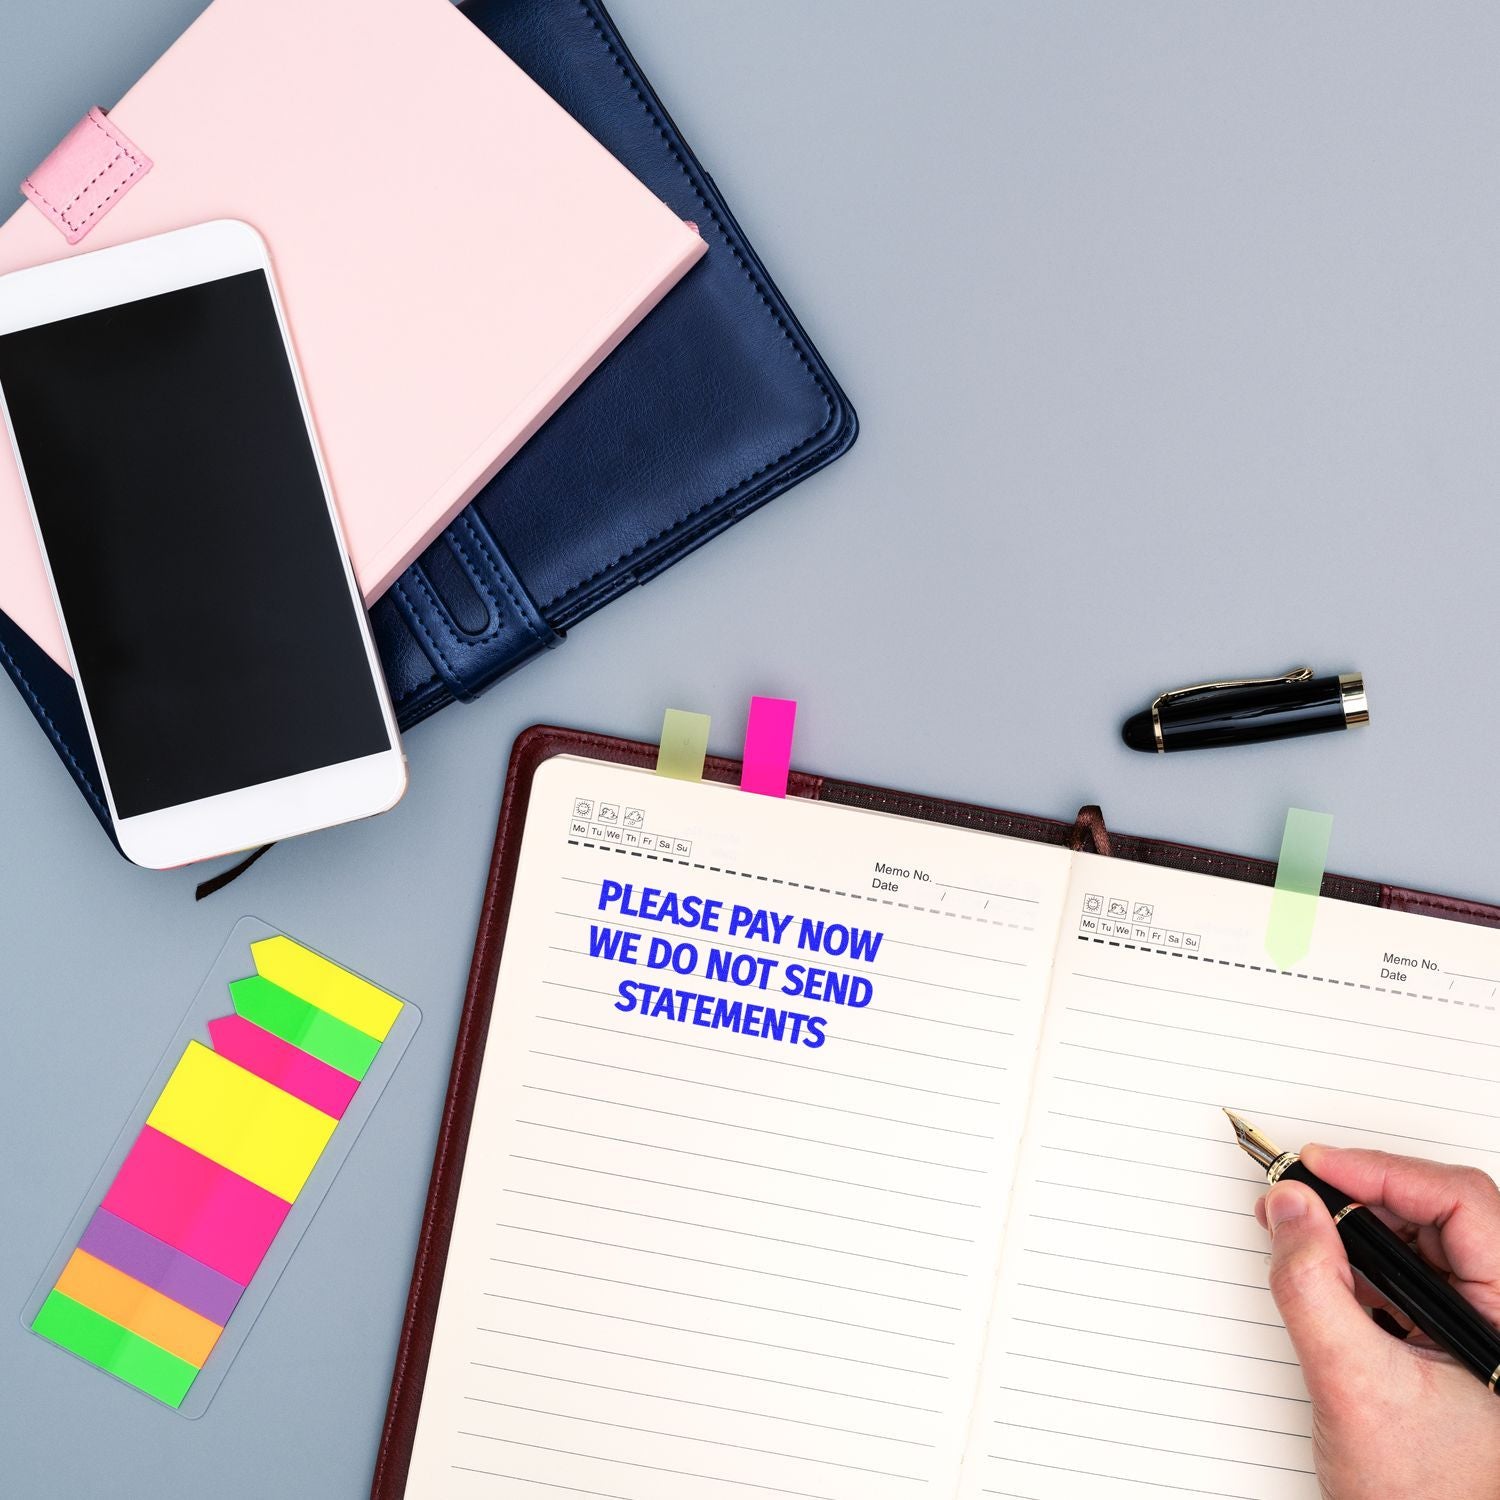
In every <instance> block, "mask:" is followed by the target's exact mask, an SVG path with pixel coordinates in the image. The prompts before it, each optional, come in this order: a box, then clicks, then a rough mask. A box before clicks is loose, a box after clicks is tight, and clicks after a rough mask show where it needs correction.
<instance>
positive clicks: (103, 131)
mask: <svg viewBox="0 0 1500 1500" xmlns="http://www.w3.org/2000/svg"><path fill="white" fill-rule="evenodd" d="M84 119H85V120H87V121H88V123H89V124H90V125H92V126H93V127H94V129H95V130H97V131H98V132H99V134H100V135H102V136H103V137H104V138H105V139H106V140H107V141H110V142H111V143H112V144H113V145H115V146H116V147H117V148H118V149H117V150H116V151H115V154H114V155H113V156H112V157H110V159H109V160H108V161H107V162H105V164H104V165H103V166H102V167H100V168H99V170H98V171H97V172H95V173H94V175H93V176H92V177H90V178H89V180H88V181H87V182H86V183H84V185H83V186H82V187H81V188H79V189H78V191H77V192H76V193H74V194H73V196H72V197H71V198H69V199H68V201H67V202H66V203H64V204H62V205H61V206H60V207H59V206H58V205H57V204H55V203H53V202H52V200H51V199H50V198H48V197H47V195H46V194H45V193H43V192H42V191H41V190H40V189H39V188H38V187H37V185H36V182H35V181H34V180H33V179H32V178H30V177H28V178H26V180H25V181H24V182H23V183H22V184H21V187H22V191H23V192H25V193H26V194H27V195H28V196H30V197H35V198H36V200H37V202H38V203H43V204H45V205H46V206H47V207H48V208H49V209H51V210H52V212H53V213H54V214H56V215H57V221H58V223H60V224H61V225H62V226H63V228H64V229H66V230H67V231H68V232H69V233H70V234H75V235H78V236H79V237H80V238H81V237H82V234H83V229H84V226H85V225H86V224H87V223H88V222H89V220H90V219H92V218H94V217H95V216H96V215H98V214H100V213H102V212H103V211H104V206H105V204H107V203H108V202H109V201H110V200H111V199H112V198H115V197H117V196H118V195H119V194H120V193H123V192H124V191H125V189H126V188H128V187H129V186H130V185H131V183H133V182H134V181H135V180H136V179H137V178H139V177H143V176H144V175H145V174H146V172H147V170H148V167H147V163H146V162H145V160H144V159H143V158H142V157H140V156H138V155H137V154H136V152H135V149H134V148H133V147H132V146H131V145H130V143H129V142H128V141H127V140H126V139H125V137H124V136H123V135H122V134H121V133H120V132H119V131H118V130H116V129H114V128H113V127H112V126H111V125H109V124H108V122H107V121H105V122H101V121H100V120H99V119H98V118H96V116H95V113H94V111H93V110H90V111H89V112H88V114H86V115H85V116H84ZM121 157H127V158H129V161H130V170H129V171H128V172H127V173H126V174H125V178H124V180H123V181H122V182H120V183H117V184H116V185H115V187H114V188H113V189H112V190H111V191H110V192H108V193H106V194H105V195H104V197H102V198H101V199H100V200H99V201H98V202H97V203H96V204H95V205H94V206H93V208H91V209H90V210H89V211H88V213H86V214H85V215H84V216H83V218H81V219H80V220H79V221H78V222H77V223H76V224H75V223H74V222H73V221H72V220H71V219H69V218H68V210H69V209H71V208H72V207H73V206H74V205H75V204H76V203H77V202H78V201H79V200H80V199H81V198H82V197H83V196H84V194H86V193H87V192H88V190H89V189H90V188H91V187H93V185H94V184H95V183H96V182H98V181H99V179H100V178H101V177H103V176H104V175H105V173H106V172H108V171H109V170H110V169H111V168H112V167H114V166H116V165H117V164H118V163H119V161H120V158H121Z"/></svg>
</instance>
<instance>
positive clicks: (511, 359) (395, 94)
mask: <svg viewBox="0 0 1500 1500" xmlns="http://www.w3.org/2000/svg"><path fill="white" fill-rule="evenodd" d="M89 102H90V101H87V100H84V101H81V102H80V108H79V113H80V114H82V113H83V108H84V106H86V105H87V104H88V103H89ZM108 123H109V124H110V125H112V126H113V127H115V128H117V129H118V130H119V131H120V132H122V133H123V135H124V137H126V138H127V140H128V142H129V143H131V145H132V146H133V148H135V150H136V151H137V153H138V154H139V155H140V156H141V157H142V158H145V159H149V162H150V167H149V170H145V171H144V172H135V173H134V174H133V179H132V180H131V181H129V182H128V183H123V190H122V191H120V192H119V193H118V194H117V195H115V196H114V197H113V198H111V199H110V201H109V202H108V205H107V207H106V208H105V209H104V211H102V212H100V213H98V214H97V216H96V218H95V220H94V221H93V222H92V224H91V225H90V227H89V229H88V232H87V233H86V235H85V236H84V237H83V238H82V239H81V240H80V241H79V242H78V243H77V244H76V245H74V246H72V247H70V246H69V244H68V243H67V239H66V238H65V236H64V233H63V232H62V230H61V229H60V227H59V226H58V224H57V223H55V222H53V220H52V218H50V217H49V216H48V214H47V213H45V212H44V211H43V210H42V208H41V207H39V206H38V205H37V204H35V203H32V202H28V203H24V204H23V205H22V206H21V207H20V208H19V209H18V210H17V211H16V213H15V214H14V215H13V216H12V217H11V218H10V219H9V220H8V221H7V222H6V223H5V224H4V226H3V227H0V273H3V272H6V271H12V270H16V269H18V268H20V267H23V266H29V265H35V264H37V263H39V262H41V261H47V260H54V259H57V258H59V257H61V256H64V255H73V254H84V253H87V252H88V251H90V250H97V249H101V248H103V247H105V246H107V245H113V244H118V243H120V242H121V241H124V240H132V239H139V238H140V237H142V236H143V235H148V234H155V233H158V232H160V231H163V230H168V229H179V228H182V227H184V226H185V225H189V224H195V223H201V222H203V221H204V220H208V219H216V218H238V219H244V220H246V221H248V222H249V223H250V224H252V225H254V226H255V227H256V228H257V229H258V230H259V231H260V232H261V234H262V235H263V236H264V237H265V239H266V242H267V243H268V244H269V246H270V249H271V258H272V261H273V263H274V265H275V270H276V275H277V279H278V281H279V283H280V287H281V291H282V295H283V298H284V301H285V305H286V309H287V316H288V319H289V321H290V324H291V330H292V336H293V340H294V342H295V344H296V347H297V353H298V358H299V360H300V361H301V364H302V369H303V373H304V375H305V377H306V382H307V388H308V393H309V396H310V399H311V402H312V407H313V415H314V419H315V421H316V423H317V427H318V433H319V437H320V438H321V440H322V444H323V450H324V453H325V454H326V456H327V459H328V465H329V468H330V471H331V477H332V480H333V488H334V494H335V497H336V499H337V501H338V507H339V513H340V515H341V517H342V519H343V523H344V531H345V534H346V536H347V538H348V542H349V550H350V553H351V555H352V557H353V561H354V568H355V571H356V573H357V574H358V576H359V581H360V584H361V587H362V588H363V590H364V593H365V597H366V599H367V600H373V599H375V598H377V597H378V596H379V595H380V594H381V593H383V592H384V590H385V589H386V587H387V586H388V585H389V583H390V582H391V580H392V579H394V578H395V577H396V576H397V575H398V574H399V573H400V572H401V571H402V570H403V569H404V568H405V567H406V566H407V564H408V563H410V562H411V560H412V559H413V558H414V557H416V556H417V554H418V553H419V552H420V551H421V550H422V548H423V547H424V546H425V545H426V544H427V542H428V541H430V540H431V539H432V537H433V536H435V535H436V534H437V533H438V532H439V531H441V530H442V528H443V527H444V526H445V525H447V523H448V522H449V521H450V520H451V519H452V518H453V516H454V515H455V514H456V513H457V512H458V511H459V510H461V509H462V508H463V506H464V505H466V504H467V503H468V501H469V500H470V499H471V498H472V496H473V495H474V493H475V492H476V491H477V490H478V489H479V488H480V486H481V485H483V484H484V483H485V482H486V481H487V480H488V479H489V478H490V477H491V476H492V475H494V473H495V472H496V471H497V470H498V469H499V468H500V467H501V466H502V465H503V464H504V463H505V462H506V461H507V460H508V459H509V458H510V457H511V456H512V455H513V454H514V453H515V452H516V451H517V450H518V449H519V448H520V447H521V445H522V444H523V443H524V442H525V441H526V439H527V438H528V437H530V436H531V434H532V433H533V432H535V431H536V430H537V428H539V427H540V426H541V424H542V423H543V422H545V421H546V420H547V418H548V417H549V416H550V415H551V414H552V412H553V411H555V410H556V409H557V407H558V406H559V405H560V404H561V403H562V402H563V401H564V400H565V399H566V398H567V396H568V395H569V393H570V392H572V391H573V390H574V389H575V388H576V387H577V386H578V385H579V384H580V383H581V382H582V381H583V379H584V378H585V377H586V376H587V375H588V373H589V372H590V371H591V370H592V369H593V368H594V366H595V365H597V364H598V363H599V361H600V360H601V359H603V358H604V356H605V355H606V354H608V353H609V351H610V350H611V349H612V348H613V347H614V346H615V345H616V344H617V343H618V342H619V341H620V339H621V338H623V337H624V336H625V334H626V333H628V332H629V331H630V329H631V328H632V327H634V326H635V324H636V323H637V322H638V321H639V320H640V318H642V317H643V316H644V315H645V314H646V313H647V312H648V311H649V310H650V309H651V307H653V306H654V305H655V303H656V302H657V301H658V300H659V299H660V298H661V297H662V296H663V295H664V294H665V293H666V292H667V291H668V290H669V288H670V287H671V286H672V285H673V283H675V282H676V281H677V280H678V278H679V277H681V276H682V275H683V273H684V272H685V271H687V269H688V268H689V267H690V266H691V265H692V264H693V262H694V261H696V260H697V258H698V257H699V256H700V255H702V254H703V253H704V250H705V249H706V246H705V245H704V243H703V241H702V240H701V239H700V238H699V237H698V235H697V233H696V232H695V231H694V230H693V229H692V228H691V227H689V226H688V225H686V224H684V223H683V222H682V221H681V220H679V219H678V218H676V217H675V216H674V215H673V213H672V212H671V210H670V209H668V208H667V207H666V206H665V205H664V204H663V203H662V202H661V201H660V200H659V199H658V198H656V197H655V196H654V195H653V194H652V193H650V192H648V191H647V190H646V189H645V188H644V187H642V186H641V184H640V183H639V182H637V181H636V179H635V178H634V177H632V176H631V174H630V173H629V172H627V171H626V170H625V168H624V167H622V166H621V165H620V164H619V163H618V162H617V161H616V160H615V159H614V158H613V157H612V156H611V155H610V154H609V153H608V152H607V151H605V150H604V149H603V148H602V147H601V146H600V145H598V143H597V142H596V141H595V140H594V139H593V137H592V136H590V135H589V134H588V133H587V132H586V131H585V130H583V129H582V128H581V127H580V126H579V125H577V124H576V123H575V122H574V121H573V119H572V118H571V117H570V116H569V115H568V114H567V113H566V112H565V111H564V110H562V109H561V108H560V107H559V106H558V105H556V104H555V103H553V101H552V100H551V99H550V98H549V97H548V96H547V95H546V94H545V93H544V92H543V91H542V90H541V89H539V88H538V87H537V86H536V85H535V84H533V83H532V82H531V80H530V79H528V78H527V77H526V76H525V74H523V73H522V72H521V71H520V69H519V68H517V67H516V66H515V65H514V64H512V63H511V62H510V60H509V59H508V58H507V57H506V56H505V55H504V53H502V52H500V51H499V50H498V49H497V48H496V47H495V46H494V44H493V43H492V42H491V41H489V39H488V38H486V37H485V36H483V35H482V34H481V33H480V32H479V31H478V30H476V29H475V28H474V27H473V26H471V25H470V24H469V22H468V21H466V20H465V19H464V17H463V15H462V13H461V12H459V11H457V10H456V9H454V7H453V6H452V5H451V4H450V3H449V0H214V3H213V4H212V5H210V6H209V8H208V9H207V10H206V11H205V12H204V13H203V15H202V16H201V17H200V18H199V19H198V20H197V21H196V22H195V23H194V24H193V25H192V26H191V27H190V28H189V29H188V30H187V31H186V32H185V33H184V34H183V35H182V36H181V37H180V38H179V39H178V41H177V42H176V43H175V44H174V45H173V46H172V48H171V49H170V50H169V51H168V52H167V53H166V54H165V56H163V57H162V58H161V59H160V61H159V62H157V64H156V65H155V66H154V67H153V68H152V69H151V70H150V72H148V73H147V74H146V75H145V77H143V78H142V79H141V80H140V82H139V83H137V84H136V85H135V87H134V88H132V89H131V90H130V92H129V93H128V94H126V95H125V97H124V98H123V99H122V100H121V101H120V102H119V104H118V105H116V106H115V107H114V108H113V109H111V110H110V111H109V114H108ZM109 170H110V172H111V173H112V174H113V175H112V176H111V177H110V182H111V184H112V183H113V182H114V181H115V180H117V179H119V180H121V181H122V182H123V178H124V177H125V176H130V175H132V174H127V173H124V172H123V169H122V166H121V165H120V164H118V163H117V164H115V165H114V166H112V167H110V168H109ZM34 179H36V180H41V181H43V182H44V183H45V182H46V181H47V179H46V178H45V176H44V175H43V174H42V173H38V174H34ZM101 181H102V179H101ZM99 198H100V194H99V190H98V188H95V189H93V190H92V196H91V197H90V198H88V199H87V200H85V201H87V202H89V203H94V204H97V202H98V200H99ZM82 217H83V215H82V214H79V213H75V214H74V216H73V218H74V219H75V220H76V219H81V218H82ZM70 228H71V223H70ZM0 610H3V611H4V612H5V613H6V614H8V615H9V616H10V617H11V618H12V619H13V620H14V621H15V622H16V623H17V624H18V625H19V626H21V628H22V629H23V630H25V631H26V632H27V633H28V634H29V635H30V636H31V637H32V639H33V640H35V641H36V643H37V644H38V645H39V646H40V647H42V649H43V650H45V651H46V652H47V653H48V654H49V655H51V656H52V657H53V658H54V659H55V660H56V661H57V662H58V663H59V664H61V665H63V666H66V664H67V658H66V654H65V651H64V647H63V641H62V634H61V631H60V629H59V627H58V623H57V619H56V616H55V613H54V611H53V607H52V601H51V596H50V594H49V592H48V589H47V583H46V577H45V574H44V573H43V570H42V562H41V558H40V555H39V554H38V551H37V547H36V542H35V539H34V536H33V533H32V528H31V522H30V519H29V517H28V515H27V511H26V504H25V500H24V497H23V494H22V491H21V487H20V480H19V476H18V475H17V473H16V471H15V466H14V462H13V460H12V458H11V455H10V452H9V448H8V445H5V444H0Z"/></svg>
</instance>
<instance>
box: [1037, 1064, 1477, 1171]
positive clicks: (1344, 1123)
mask: <svg viewBox="0 0 1500 1500" xmlns="http://www.w3.org/2000/svg"><path fill="white" fill-rule="evenodd" d="M1056 1077H1057V1081H1058V1082H1059V1083H1076V1084H1080V1085H1082V1086H1083V1087H1084V1088H1091V1089H1108V1090H1110V1091H1111V1092H1113V1093H1116V1094H1135V1095H1137V1096H1139V1097H1141V1098H1146V1099H1162V1100H1166V1101H1168V1102H1169V1103H1172V1104H1196V1105H1199V1106H1201V1107H1202V1108H1204V1109H1213V1110H1221V1109H1223V1107H1224V1106H1223V1105H1222V1104H1216V1103H1213V1102H1212V1101H1210V1100H1207V1099H1186V1098H1184V1097H1183V1096H1182V1095H1181V1094H1157V1093H1152V1092H1151V1091H1150V1090H1149V1089H1132V1088H1126V1087H1125V1085H1124V1084H1120V1083H1101V1082H1099V1081H1098V1080H1097V1079H1093V1078H1072V1077H1065V1076H1064V1075H1063V1074H1061V1073H1059V1074H1057V1075H1056ZM1269 1113H1271V1114H1274V1115H1275V1117H1276V1118H1277V1119H1278V1120H1289V1121H1293V1122H1294V1123H1296V1124H1298V1125H1326V1126H1328V1127H1329V1128H1331V1129H1334V1130H1343V1129H1348V1128H1351V1127H1353V1126H1354V1125H1355V1123H1356V1122H1354V1121H1349V1120H1314V1119H1312V1118H1310V1117H1309V1116H1307V1115H1289V1114H1286V1113H1284V1112H1283V1111H1281V1110H1272V1111H1270V1112H1269ZM1138 1128H1140V1129H1142V1130H1145V1129H1149V1128H1151V1127H1149V1126H1144V1125H1143V1126H1140V1127H1138ZM1358 1128H1359V1129H1360V1130H1361V1131H1363V1132H1364V1133H1365V1134H1366V1135H1383V1136H1385V1137H1386V1138H1387V1139H1388V1140H1392V1141H1410V1142H1412V1143H1413V1144H1414V1145H1420V1146H1442V1147H1444V1148H1446V1149H1447V1150H1450V1151H1469V1152H1477V1153H1479V1154H1480V1155H1482V1156H1500V1151H1494V1150H1491V1149H1489V1148H1488V1147H1485V1146H1471V1145H1469V1144H1468V1143H1466V1142H1464V1141H1439V1140H1434V1139H1432V1138H1431V1137H1430V1136H1424V1135H1403V1134H1402V1133H1401V1132H1400V1131H1396V1130H1383V1129H1381V1128H1380V1127H1379V1126H1378V1125H1365V1124H1359V1125H1358ZM1169 1134H1173V1135H1177V1134H1183V1132H1178V1131H1171V1132H1169ZM1187 1139H1189V1140H1192V1139H1194V1137H1192V1136H1188V1137H1187ZM1219 1144H1220V1145H1228V1146H1230V1147H1231V1148H1234V1142H1233V1141H1221V1142H1219ZM1234 1149H1238V1148H1234Z"/></svg>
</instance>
